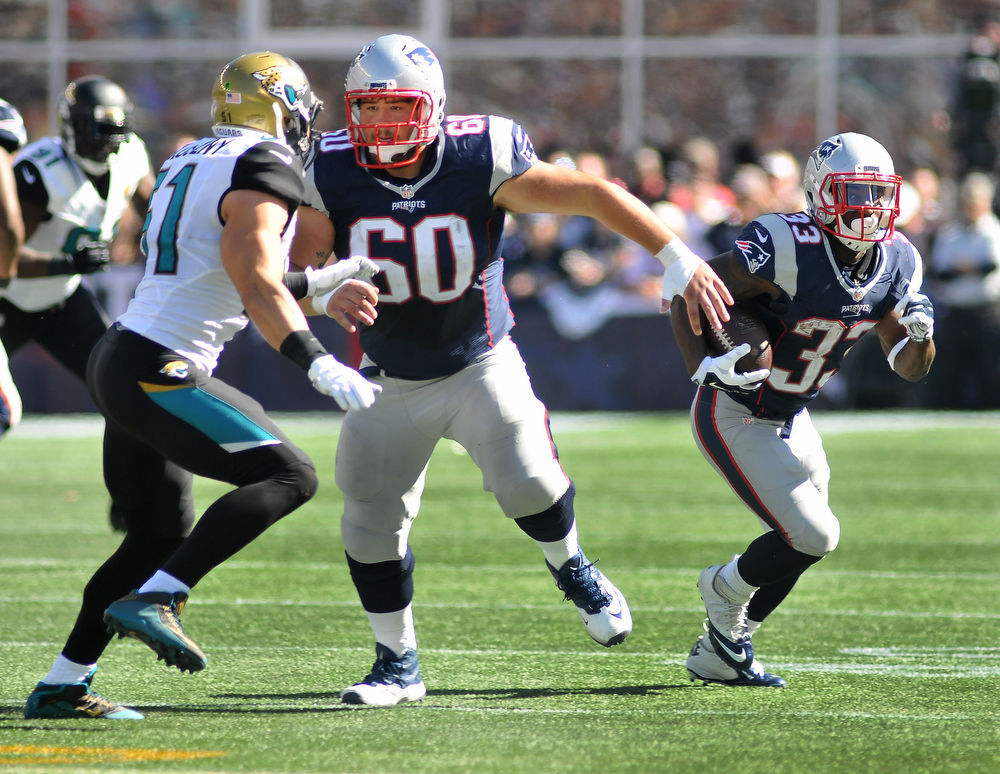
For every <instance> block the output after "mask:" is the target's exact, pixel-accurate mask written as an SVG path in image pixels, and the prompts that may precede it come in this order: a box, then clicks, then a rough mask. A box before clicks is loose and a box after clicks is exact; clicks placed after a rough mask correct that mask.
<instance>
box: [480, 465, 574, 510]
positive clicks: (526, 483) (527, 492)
mask: <svg viewBox="0 0 1000 774" xmlns="http://www.w3.org/2000/svg"><path fill="white" fill-rule="evenodd" d="M568 486H569V481H568V480H567V478H566V476H565V475H564V474H563V473H562V471H560V473H559V475H558V476H554V475H545V476H534V477H531V478H523V479H521V480H519V481H516V482H512V483H511V484H509V485H506V486H504V487H502V488H501V487H498V488H496V489H495V490H494V495H495V496H496V499H497V503H499V505H500V508H501V509H502V510H503V512H504V513H505V514H506V515H507V516H509V517H510V518H512V519H515V518H520V517H522V516H531V515H533V514H536V513H541V512H542V511H545V510H548V509H549V508H551V507H552V504H553V503H555V502H557V501H558V500H559V498H560V497H562V496H563V495H564V494H565V493H566V490H567V487H568Z"/></svg>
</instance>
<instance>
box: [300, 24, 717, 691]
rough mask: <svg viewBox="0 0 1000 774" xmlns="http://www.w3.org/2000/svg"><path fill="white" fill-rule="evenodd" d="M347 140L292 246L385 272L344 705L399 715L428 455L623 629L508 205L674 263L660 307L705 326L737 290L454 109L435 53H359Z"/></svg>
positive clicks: (518, 130)
mask: <svg viewBox="0 0 1000 774" xmlns="http://www.w3.org/2000/svg"><path fill="white" fill-rule="evenodd" d="M344 99H345V109H346V114H347V128H346V129H345V130H342V131H339V132H333V133H329V134H325V135H323V136H322V138H321V140H320V143H319V146H318V153H317V154H316V157H315V160H314V161H313V163H312V164H311V166H310V167H309V168H308V169H307V181H306V199H305V201H306V203H307V204H308V205H310V207H306V208H303V211H302V213H301V220H300V228H299V232H298V233H297V234H296V239H295V244H294V246H293V260H294V262H295V263H297V264H299V265H304V264H305V263H307V262H309V261H310V260H312V259H313V258H314V257H315V256H326V255H329V254H330V252H331V250H332V251H333V253H334V254H336V255H337V256H347V255H365V256H368V257H370V258H371V259H372V260H373V261H374V263H375V264H377V265H378V267H379V268H380V269H381V273H380V274H379V276H378V283H379V291H380V292H379V313H378V316H377V318H376V319H375V320H374V323H373V324H372V325H370V326H368V327H363V328H362V329H361V345H362V349H363V350H364V358H363V360H362V368H361V372H362V373H364V374H367V375H369V378H370V379H372V380H373V381H375V382H376V383H377V384H379V385H381V386H382V388H383V391H382V393H381V394H380V395H379V397H378V399H377V400H376V402H375V404H374V405H373V406H372V408H371V409H369V410H367V411H355V410H351V411H348V412H347V415H346V417H345V419H344V422H343V425H342V429H341V433H340V440H339V446H338V450H337V464H336V477H337V484H338V486H339V487H340V489H341V491H342V492H343V495H344V513H343V518H342V522H341V533H342V536H343V541H344V546H345V549H346V553H347V560H348V565H349V568H350V572H351V577H352V579H353V581H354V583H355V586H356V587H357V590H358V594H359V596H360V598H361V602H362V605H363V607H364V609H365V611H366V613H367V615H368V619H369V623H370V625H371V628H372V631H373V633H374V635H375V642H376V644H375V652H376V661H375V664H374V666H373V668H372V670H371V673H370V674H369V675H368V676H367V677H365V678H364V679H363V680H361V681H360V682H358V683H356V684H354V685H352V686H350V687H348V688H346V689H345V690H344V691H343V692H342V694H341V699H342V701H344V702H346V703H353V704H366V705H376V706H390V705H395V704H398V703H400V702H404V701H417V700H419V699H422V698H423V697H424V695H425V694H426V688H425V686H424V683H423V680H422V678H421V673H420V668H419V663H418V659H417V639H416V632H415V628H414V623H413V612H412V605H411V602H412V597H413V577H412V573H413V567H414V557H413V553H412V551H411V550H410V547H409V543H408V533H409V530H410V526H411V524H412V521H413V520H414V518H415V517H416V515H417V510H418V508H419V505H420V498H421V494H422V491H423V487H424V475H425V472H426V468H427V463H428V461H429V459H430V457H431V453H432V450H433V449H434V446H435V444H436V443H437V441H438V440H439V439H441V438H449V439H452V440H455V441H457V442H458V443H460V444H462V446H464V447H465V449H466V450H467V451H468V452H469V454H470V456H471V457H472V459H473V460H474V461H475V463H476V464H477V465H478V467H479V468H480V470H481V471H482V475H483V486H484V488H485V489H486V490H488V491H491V492H493V494H494V496H495V497H496V499H497V502H498V503H499V505H500V507H501V509H502V510H503V512H504V513H505V514H506V515H507V516H508V517H510V518H512V519H514V521H515V523H516V524H517V525H518V526H519V527H520V528H521V529H522V530H523V531H524V532H525V533H526V534H528V535H529V536H530V537H532V538H534V539H535V540H536V541H537V542H538V544H539V546H540V547H541V550H542V552H543V553H544V557H545V560H546V563H547V565H548V568H549V570H550V571H551V573H552V575H553V577H554V578H555V581H556V584H557V586H558V588H559V589H560V590H562V591H563V592H564V593H565V595H566V598H567V599H571V600H572V601H573V602H574V604H575V605H576V606H577V608H578V611H579V615H580V617H581V619H582V620H583V623H584V625H585V626H586V628H587V632H588V634H589V635H590V636H591V637H592V638H593V639H594V640H596V641H597V642H598V643H600V644H602V645H605V646H611V645H615V644H617V643H620V642H622V641H623V640H624V639H625V638H626V637H627V636H628V635H629V633H630V631H631V629H632V618H631V615H630V613H629V608H628V604H627V602H626V601H625V597H624V596H623V595H622V594H621V592H620V591H619V590H618V589H617V588H616V587H615V586H614V584H612V583H611V582H610V581H609V580H608V579H607V578H606V577H605V576H604V574H603V573H601V572H600V571H599V570H597V569H596V568H595V567H594V565H593V564H592V563H591V562H590V561H589V560H588V559H587V557H586V556H585V555H584V553H583V552H582V551H581V549H580V546H579V543H578V540H577V526H576V519H575V516H574V509H573V498H574V495H575V488H574V486H573V483H572V482H571V480H570V479H569V477H568V476H567V474H566V473H565V471H564V470H563V469H562V466H561V465H560V463H559V458H558V456H557V454H556V449H555V445H554V444H553V442H552V438H551V437H550V435H549V428H548V422H547V413H546V409H545V407H544V406H543V405H542V403H541V402H540V401H539V400H538V399H537V398H536V397H535V395H534V393H533V392H532V389H531V384H530V382H529V380H528V375H527V373H526V372H525V367H524V363H523V361H522V360H521V357H520V355H519V354H518V351H517V347H516V346H515V344H514V342H513V341H512V340H511V338H510V336H509V332H510V330H511V328H512V326H513V324H514V321H513V317H512V315H511V311H510V307H509V305H508V302H507V298H506V296H505V294H504V290H503V262H502V259H501V247H502V238H501V235H502V231H503V222H504V215H505V212H508V211H510V212H534V211H538V212H555V213H565V214H581V215H589V216H592V217H594V218H597V219H598V220H600V221H601V222H603V223H604V224H605V225H606V226H608V227H609V228H611V229H613V230H615V231H616V232H618V233H621V234H623V235H624V236H626V237H629V238H631V239H633V240H634V241H636V242H638V243H640V244H642V245H643V246H644V247H645V248H646V249H648V250H650V251H651V252H652V253H654V254H659V256H660V258H661V260H663V261H664V263H665V264H668V265H669V267H670V268H668V270H667V280H666V281H667V282H668V286H669V287H675V289H674V290H672V291H671V292H670V294H669V295H668V296H667V297H668V298H672V297H673V295H674V293H675V292H677V293H680V292H685V291H686V292H687V293H688V298H689V301H690V303H691V305H692V309H693V312H694V320H695V322H696V324H697V319H698V318H697V313H698V310H697V307H698V305H699V304H701V305H702V306H704V307H706V308H707V312H708V314H709V319H710V320H713V321H714V320H716V318H717V315H718V316H723V317H724V316H725V315H726V312H725V301H727V300H728V293H727V292H726V291H725V288H724V287H723V286H722V284H721V283H720V282H719V281H718V278H717V277H715V275H714V273H712V272H710V271H709V270H708V268H707V265H706V264H705V263H704V262H703V261H702V260H701V259H700V258H697V257H696V256H695V255H694V254H693V253H691V251H690V250H688V249H687V248H686V247H685V246H684V245H683V243H682V242H681V241H680V240H679V239H678V238H677V237H676V236H675V235H674V234H673V233H672V232H671V231H670V230H669V229H668V228H667V227H666V226H665V225H664V224H663V223H662V221H660V219H659V218H657V217H656V216H655V215H654V214H653V213H652V212H651V211H650V210H649V209H648V208H646V207H645V206H644V205H643V204H642V203H641V202H639V201H638V200H637V199H635V198H634V197H632V196H631V195H629V194H628V193H627V192H625V191H624V190H623V189H621V188H620V187H618V186H615V185H613V184H610V183H607V182H606V181H603V180H601V179H599V178H596V177H593V176H590V175H586V174H583V173H581V172H577V171H575V170H568V169H564V168H561V167H557V166H553V165H550V164H546V163H543V162H541V161H539V160H538V158H537V157H536V155H535V152H534V150H533V149H532V146H531V142H530V140H529V138H528V135H527V134H526V133H525V131H524V129H523V128H522V127H520V126H519V125H518V124H516V123H515V122H513V121H512V120H510V119H509V118H504V117H500V116H492V115H454V116H448V117H446V116H445V112H444V106H445V90H444V76H443V73H442V71H441V67H440V64H439V62H438V60H437V57H436V56H435V55H434V53H433V52H432V51H431V50H430V49H429V48H428V47H427V46H425V45H424V44H422V43H421V42H419V41H417V40H415V39H414V38H411V37H409V36H405V35H386V36H383V37H380V38H378V39H376V40H375V41H373V42H372V43H370V44H369V45H367V46H365V47H364V49H363V50H362V51H361V52H360V53H359V54H358V56H357V57H356V58H355V60H354V62H353V63H352V64H351V66H350V68H349V69H348V72H347V76H346V80H345V98H344Z"/></svg>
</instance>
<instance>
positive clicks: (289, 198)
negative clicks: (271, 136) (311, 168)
mask: <svg viewBox="0 0 1000 774" xmlns="http://www.w3.org/2000/svg"><path fill="white" fill-rule="evenodd" d="M247 189H249V190H251V191H260V192H261V193H266V194H270V195H272V196H274V197H276V198H278V199H281V200H282V201H284V202H286V203H287V204H288V212H289V214H291V213H293V212H295V210H296V209H297V208H298V206H299V204H300V203H301V202H302V195H303V185H302V163H301V162H300V161H299V160H298V158H297V157H296V156H295V154H294V153H292V151H291V150H289V149H288V148H286V147H285V146H284V145H281V144H280V143H277V142H262V143H258V144H257V145H254V146H253V147H252V148H249V149H248V150H247V151H246V152H244V153H243V154H242V155H241V156H240V157H239V158H238V159H237V160H236V165H235V166H234V167H233V180H232V185H231V186H230V190H233V191H240V190H247Z"/></svg>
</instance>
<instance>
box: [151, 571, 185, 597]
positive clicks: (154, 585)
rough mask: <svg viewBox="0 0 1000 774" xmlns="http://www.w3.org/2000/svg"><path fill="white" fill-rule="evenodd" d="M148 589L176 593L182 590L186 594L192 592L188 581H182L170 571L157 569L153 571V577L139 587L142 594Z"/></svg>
mask: <svg viewBox="0 0 1000 774" xmlns="http://www.w3.org/2000/svg"><path fill="white" fill-rule="evenodd" d="M147 591H165V592H166V593H168V594H175V593H176V592H178V591H180V592H183V593H184V594H190V593H191V587H190V586H188V585H187V584H186V583H182V582H181V581H179V580H177V578H175V577H174V576H173V575H171V574H170V573H168V572H164V571H163V570H157V571H156V572H155V573H153V577H152V578H150V579H149V580H148V581H146V582H145V583H143V584H142V585H141V586H140V587H139V593H140V594H144V593H145V592H147Z"/></svg>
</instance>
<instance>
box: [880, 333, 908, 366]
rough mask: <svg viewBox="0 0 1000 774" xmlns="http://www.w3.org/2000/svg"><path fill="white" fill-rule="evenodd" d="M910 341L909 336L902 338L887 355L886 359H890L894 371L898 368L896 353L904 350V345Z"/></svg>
mask: <svg viewBox="0 0 1000 774" xmlns="http://www.w3.org/2000/svg"><path fill="white" fill-rule="evenodd" d="M909 342H910V337H909V336H907V337H906V338H905V339H900V340H899V341H897V342H896V346H894V347H893V348H892V349H890V350H889V354H888V355H886V356H885V359H886V360H888V361H889V368H891V369H892V370H893V371H895V370H896V355H898V354H899V353H900V350H902V349H903V347H905V346H906V345H907V344H909Z"/></svg>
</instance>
